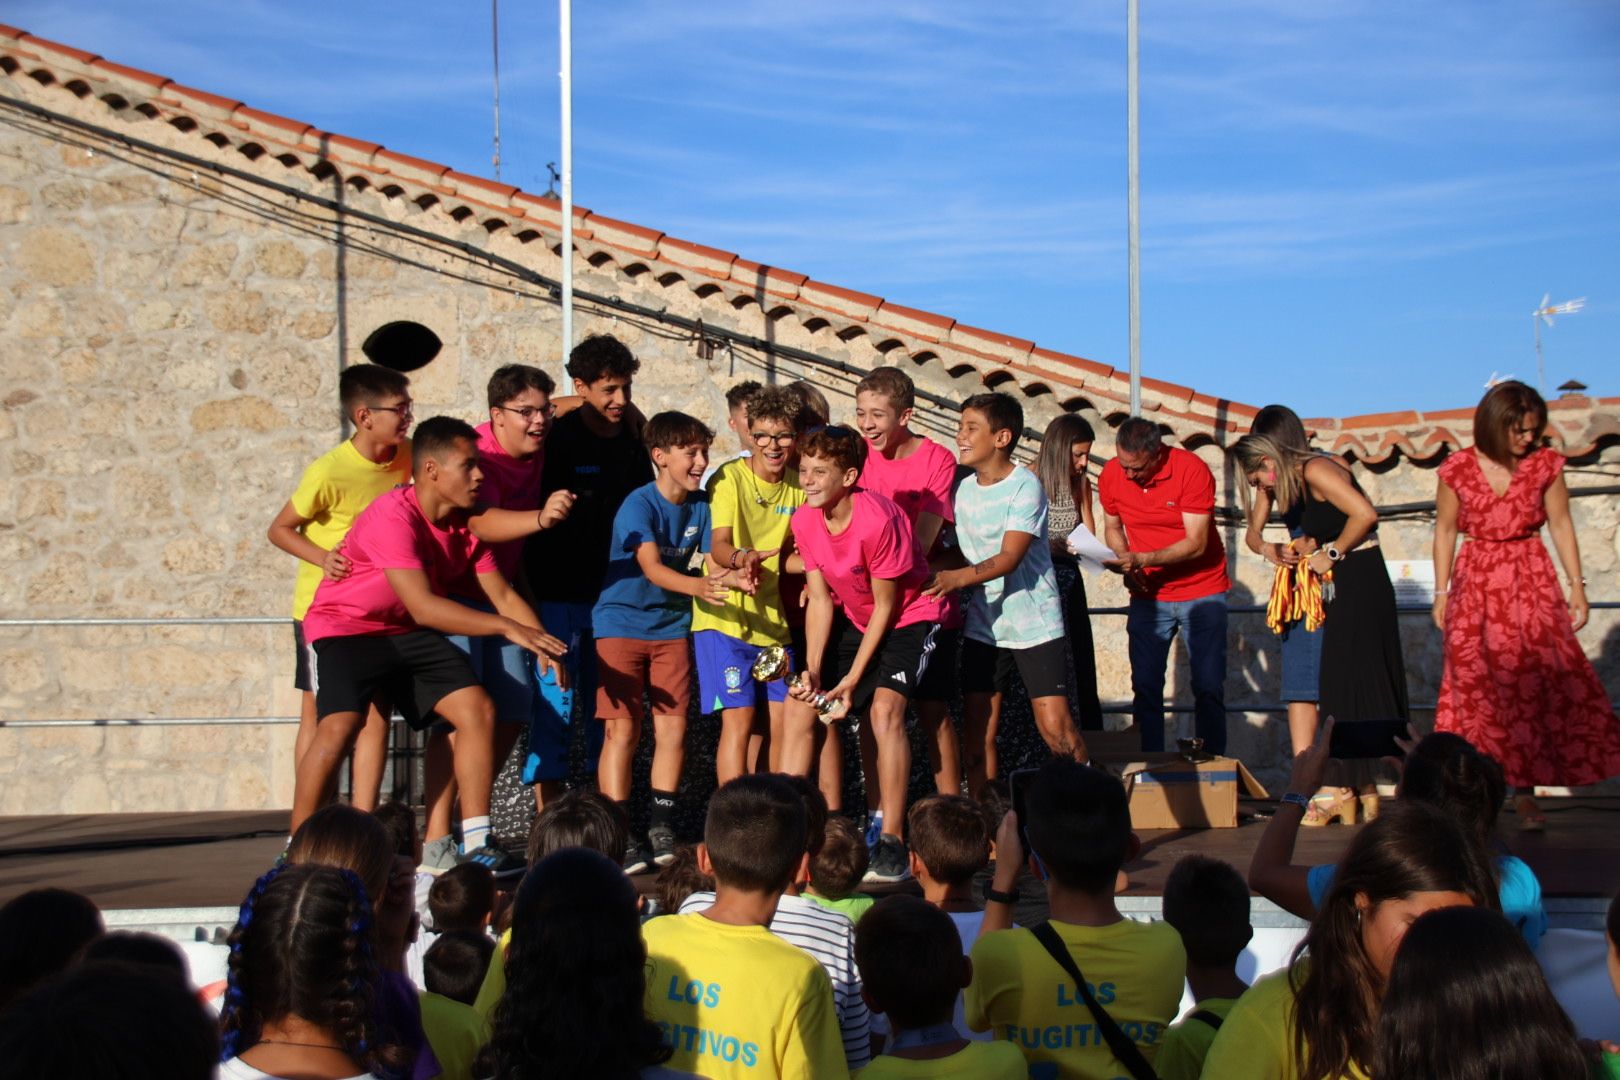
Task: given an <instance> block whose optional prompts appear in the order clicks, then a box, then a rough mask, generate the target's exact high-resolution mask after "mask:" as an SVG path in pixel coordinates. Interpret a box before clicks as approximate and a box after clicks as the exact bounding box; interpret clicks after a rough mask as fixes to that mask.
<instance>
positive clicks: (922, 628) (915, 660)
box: [821, 615, 939, 710]
mask: <svg viewBox="0 0 1620 1080" xmlns="http://www.w3.org/2000/svg"><path fill="white" fill-rule="evenodd" d="M938 635H939V624H938V623H931V622H924V623H912V624H911V625H910V626H901V627H897V628H896V629H893V630H890V631H889V632H888V634H886V635H884V638H883V641H882V643H880V644H879V645H878V650H877V655H876V656H874V657H873V658H872V662H871V663H869V664H867V665H866V673H865V674H863V675H862V676H861V681H860V682H859V683H856V684H855V693H854V695H853V696H852V698H851V704H852V705H853V706H854V707H855V709H857V710H859V709H863V708H865V707H866V704H867V702H869V701H871V700H872V695H873V694H875V693H877V691H878V690H879V689H880V688H882V689H887V690H893V691H894V692H895V693H897V694H899V695H900V696H901V697H903V698H907V699H909V698H910V697H911V695H912V694H913V693H915V692H916V690H917V687H918V686H919V685H921V683H922V681H923V676H924V675H925V674H926V673H927V671H928V666H929V664H930V663H932V660H933V653H934V642H935V639H936V638H937V637H938ZM864 636H865V635H863V634H862V633H861V632H860V631H859V630H857V629H855V624H854V623H852V622H850V621H849V620H848V619H846V618H844V617H843V616H842V615H839V616H837V617H835V618H834V619H833V626H832V633H831V634H830V635H829V636H828V638H827V653H826V657H825V659H824V660H823V661H822V669H823V674H822V678H821V685H822V688H823V689H825V688H827V687H829V686H836V685H837V684H838V683H840V682H841V681H843V678H844V676H845V675H847V674H849V669H850V668H851V667H853V666H854V665H855V654H856V653H858V652H859V651H860V648H861V638H862V637H864Z"/></svg>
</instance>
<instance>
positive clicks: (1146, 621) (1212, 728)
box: [1125, 592, 1226, 754]
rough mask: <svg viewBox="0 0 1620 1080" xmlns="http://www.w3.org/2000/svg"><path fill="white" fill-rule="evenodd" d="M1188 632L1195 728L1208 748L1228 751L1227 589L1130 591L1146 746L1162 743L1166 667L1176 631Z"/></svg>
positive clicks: (1129, 629)
mask: <svg viewBox="0 0 1620 1080" xmlns="http://www.w3.org/2000/svg"><path fill="white" fill-rule="evenodd" d="M1178 631H1184V632H1185V633H1186V635H1187V659H1188V660H1189V661H1190V663H1191V667H1192V689H1193V717H1194V731H1195V733H1196V734H1197V736H1198V737H1199V738H1200V739H1203V740H1204V749H1206V750H1208V751H1210V752H1211V753H1215V754H1224V753H1226V594H1225V593H1224V592H1218V593H1214V594H1212V595H1210V596H1200V597H1199V598H1198V599H1196V600H1149V599H1147V598H1145V597H1140V596H1133V597H1131V610H1130V614H1129V615H1127V616H1126V617H1125V634H1126V637H1127V638H1128V639H1129V640H1130V651H1131V692H1132V695H1133V697H1134V707H1133V712H1134V714H1135V717H1136V728H1137V730H1138V731H1139V732H1140V733H1141V735H1142V749H1143V750H1145V751H1158V750H1163V749H1164V673H1165V667H1166V665H1167V663H1168V662H1169V659H1170V643H1171V642H1172V641H1174V640H1175V637H1176V633H1177V632H1178Z"/></svg>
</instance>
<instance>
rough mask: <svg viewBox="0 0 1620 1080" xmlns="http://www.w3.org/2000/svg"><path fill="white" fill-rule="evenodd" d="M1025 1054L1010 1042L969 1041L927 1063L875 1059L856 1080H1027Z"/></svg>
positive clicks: (889, 1057) (887, 1055)
mask: <svg viewBox="0 0 1620 1080" xmlns="http://www.w3.org/2000/svg"><path fill="white" fill-rule="evenodd" d="M1028 1075H1029V1071H1028V1069H1027V1068H1026V1067H1025V1066H1024V1055H1023V1054H1020V1053H1019V1052H1018V1049H1017V1048H1016V1047H1014V1046H1013V1045H1012V1044H1011V1043H1004V1042H970V1043H968V1044H967V1045H966V1046H965V1047H963V1048H962V1049H960V1050H958V1051H957V1052H956V1053H954V1054H952V1055H951V1056H950V1057H942V1058H933V1059H930V1060H927V1061H923V1060H918V1059H914V1058H898V1057H894V1056H892V1055H890V1054H884V1055H883V1056H881V1057H875V1058H873V1059H872V1064H870V1065H868V1066H867V1067H866V1068H864V1069H862V1070H860V1071H859V1072H857V1073H856V1074H855V1080H1024V1078H1025V1077H1027V1076H1028Z"/></svg>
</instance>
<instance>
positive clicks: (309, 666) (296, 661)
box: [293, 619, 315, 691]
mask: <svg viewBox="0 0 1620 1080" xmlns="http://www.w3.org/2000/svg"><path fill="white" fill-rule="evenodd" d="M293 687H294V688H295V689H298V690H305V691H310V690H314V689H315V659H314V657H313V656H311V655H310V651H309V642H307V641H305V640H304V620H303V619H294V620H293Z"/></svg>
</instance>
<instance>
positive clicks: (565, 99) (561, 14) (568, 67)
mask: <svg viewBox="0 0 1620 1080" xmlns="http://www.w3.org/2000/svg"><path fill="white" fill-rule="evenodd" d="M572 7H573V5H572V0H557V39H558V40H557V44H558V50H559V52H560V53H561V58H562V66H561V70H560V71H559V72H558V76H559V78H560V79H561V80H562V357H563V373H562V388H563V393H564V394H572V393H573V392H574V380H573V379H572V378H571V377H570V376H569V374H568V367H567V365H568V354H569V352H571V351H572V350H573V348H574V57H573V28H572V22H573V19H572Z"/></svg>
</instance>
